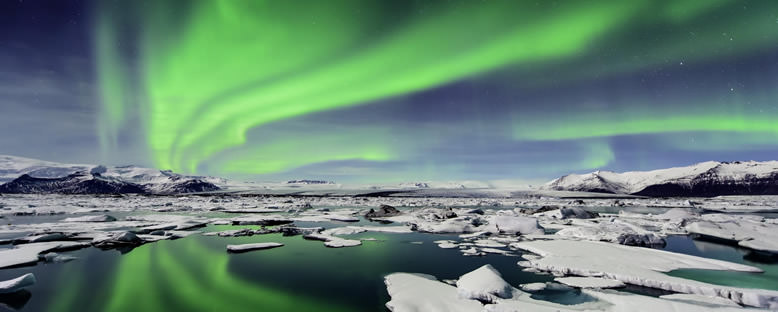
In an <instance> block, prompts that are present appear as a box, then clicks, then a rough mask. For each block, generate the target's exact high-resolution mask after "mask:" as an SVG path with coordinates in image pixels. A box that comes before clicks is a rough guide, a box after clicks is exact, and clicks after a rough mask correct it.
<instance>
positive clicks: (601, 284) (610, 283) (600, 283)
mask: <svg viewBox="0 0 778 312" xmlns="http://www.w3.org/2000/svg"><path fill="white" fill-rule="evenodd" d="M554 281H556V282H558V283H562V284H564V285H567V286H572V287H576V288H618V287H624V285H625V284H624V283H623V282H621V281H618V280H614V279H606V278H599V277H580V276H570V277H557V278H555V279H554Z"/></svg>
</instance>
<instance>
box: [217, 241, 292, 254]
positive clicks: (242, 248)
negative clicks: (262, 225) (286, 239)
mask: <svg viewBox="0 0 778 312" xmlns="http://www.w3.org/2000/svg"><path fill="white" fill-rule="evenodd" d="M283 245H284V244H281V243H255V244H240V245H227V251H229V252H246V251H251V250H261V249H270V248H276V247H281V246H283Z"/></svg>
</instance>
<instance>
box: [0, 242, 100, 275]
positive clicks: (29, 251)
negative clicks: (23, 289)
mask: <svg viewBox="0 0 778 312" xmlns="http://www.w3.org/2000/svg"><path fill="white" fill-rule="evenodd" d="M87 246H89V244H87V243H81V242H45V243H30V244H24V245H18V246H16V247H15V248H9V249H0V269H2V268H7V267H12V266H19V265H26V264H34V263H36V262H38V260H39V256H38V255H39V254H40V253H42V252H46V251H52V250H63V249H73V248H82V247H87Z"/></svg>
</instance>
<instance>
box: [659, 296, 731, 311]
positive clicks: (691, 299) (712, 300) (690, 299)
mask: <svg viewBox="0 0 778 312" xmlns="http://www.w3.org/2000/svg"><path fill="white" fill-rule="evenodd" d="M660 298H662V299H669V300H677V301H681V302H687V303H691V304H696V305H706V306H711V305H712V306H729V307H737V308H739V307H740V305H739V304H737V303H734V302H732V301H731V300H727V299H724V298H721V297H710V296H701V295H692V294H671V295H664V296H660Z"/></svg>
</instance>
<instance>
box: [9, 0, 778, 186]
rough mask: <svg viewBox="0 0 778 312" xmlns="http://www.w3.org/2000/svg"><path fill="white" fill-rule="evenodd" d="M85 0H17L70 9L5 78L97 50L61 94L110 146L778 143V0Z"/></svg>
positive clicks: (201, 160) (653, 164) (233, 171)
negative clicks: (49, 0)
mask: <svg viewBox="0 0 778 312" xmlns="http://www.w3.org/2000/svg"><path fill="white" fill-rule="evenodd" d="M33 2H35V1H33ZM66 3H67V4H60V5H63V6H64V5H68V6H69V8H72V9H73V10H74V12H79V14H77V16H76V15H73V16H71V15H67V16H65V15H66V14H70V13H63V12H70V11H66V10H61V9H59V10H56V11H57V12H60V13H52V12H53V11H55V10H54V9H53V8H47V7H46V5H42V4H40V3H37V4H36V3H33V4H5V6H6V10H4V13H0V14H4V15H7V14H14V15H15V16H18V17H20V18H19V19H14V20H12V21H6V22H5V23H9V24H8V25H5V26H7V27H4V28H5V29H8V27H11V26H14V25H17V24H14V23H18V25H25V24H24V23H30V22H29V19H25V18H27V17H33V16H36V14H42V13H41V12H46V14H49V15H55V16H59V15H62V19H61V21H60V20H59V19H56V18H49V19H48V21H49V22H43V23H42V24H40V25H39V26H38V27H39V28H40V29H41V31H40V33H35V35H33V36H30V35H29V34H25V33H17V34H14V33H9V32H8V31H6V33H4V37H7V39H6V40H4V41H3V42H6V43H7V45H8V46H9V47H13V45H11V43H12V42H20V43H23V44H26V45H28V46H35V47H38V48H39V49H40V50H42V51H47V52H42V53H41V55H40V56H37V55H29V54H28V56H25V55H23V54H22V53H21V52H18V53H17V52H14V51H17V50H18V49H17V50H15V49H7V52H6V53H3V54H1V55H0V62H2V64H8V66H6V67H5V68H8V69H7V70H6V71H5V74H6V75H5V76H3V77H4V78H3V79H4V80H3V81H6V80H7V81H19V80H18V79H17V80H14V79H13V78H14V77H16V76H15V75H16V74H18V76H21V75H22V73H24V72H25V68H30V66H32V65H30V64H33V65H35V66H39V67H41V68H44V69H46V68H49V67H54V68H55V69H53V70H50V71H53V72H54V73H55V75H54V76H55V77H54V78H52V79H51V83H52V84H57V83H62V84H64V83H66V81H67V83H70V82H69V81H71V80H72V79H71V78H70V76H66V75H64V74H60V75H59V76H57V74H56V73H59V72H60V71H61V70H59V69H57V68H58V67H57V66H54V65H52V64H60V63H61V62H60V61H58V60H62V59H66V58H74V57H83V58H84V59H85V60H86V61H85V62H84V63H83V64H81V63H79V64H81V65H78V66H75V68H76V70H75V71H77V72H83V73H85V74H83V75H82V76H84V78H83V80H84V81H86V82H85V83H84V85H83V86H82V87H83V88H85V89H87V90H89V91H91V92H89V94H91V95H90V96H80V97H78V100H76V99H75V98H74V97H63V96H59V97H58V99H59V100H60V101H57V102H56V103H57V104H51V105H50V107H55V108H53V109H56V110H62V111H68V110H71V109H73V107H83V106H84V105H87V104H89V105H91V106H89V107H90V108H91V111H92V112H93V116H94V119H93V122H92V127H91V130H90V131H91V133H90V137H91V138H93V139H92V142H93V143H90V141H89V140H85V141H87V142H86V143H81V145H83V146H85V147H87V148H89V149H92V150H93V152H92V154H93V155H100V156H99V157H100V158H99V159H97V160H98V161H101V162H105V163H111V162H125V163H126V162H134V163H139V164H148V165H153V166H156V167H158V168H160V169H172V170H174V171H177V172H182V173H198V174H212V175H221V176H230V177H241V178H247V179H254V180H278V179H292V178H321V179H333V180H337V181H409V180H425V179H426V180H449V179H482V180H496V179H546V178H550V177H554V176H556V175H559V174H564V173H568V172H580V171H590V170H596V169H610V170H641V169H653V168H659V167H667V166H677V165H687V164H689V163H693V162H700V161H707V160H749V159H755V160H766V159H775V155H778V153H777V152H778V141H777V140H776V138H778V122H776V121H778V120H776V119H778V104H777V103H776V101H778V92H776V91H775V87H774V86H775V85H776V83H777V82H778V4H777V3H774V2H772V1H742V0H741V1H734V0H733V1H726V0H716V1H713V0H711V1H698V0H685V1H680V0H679V1H652V0H634V1H589V2H581V1H500V0H489V1H411V0H402V1H356V0H336V1H303V0H301V1H259V0H258V1H229V0H223V1H217V0H214V1H144V2H129V1H67V2H66ZM9 12H10V13H9ZM81 13H83V14H81ZM58 14H59V15H58ZM60 22H61V23H71V22H72V23H73V25H80V27H76V28H75V29H76V30H78V31H75V30H73V27H70V28H67V30H68V32H67V33H64V30H63V33H58V34H59V35H60V36H62V37H64V38H75V39H79V40H75V39H73V40H69V41H68V42H69V43H70V44H73V43H75V44H74V45H75V48H72V49H57V48H56V47H54V46H52V45H53V43H50V42H47V38H46V36H47V35H46V33H47V32H45V31H43V30H49V31H52V29H56V28H57V25H58V24H57V23H60ZM18 25H17V26H18ZM36 25H37V24H36ZM68 25H70V24H68ZM32 29H33V30H34V29H38V28H35V27H33V28H32ZM28 32H32V30H29V31H28ZM50 33H51V34H50V35H51V36H53V34H57V33H56V32H50ZM66 44H68V43H65V44H63V46H64V45H66ZM19 51H21V50H19ZM28 58H40V59H43V60H44V61H40V62H38V63H40V64H38V63H36V62H33V61H25V60H27V59H28ZM18 60H23V61H22V62H21V63H19V62H18ZM24 64H26V65H27V66H22V65H24ZM36 64H38V65H36ZM35 66H33V67H35ZM69 68H70V67H69ZM78 69H81V71H79V70H78ZM6 85H9V84H6ZM10 85H12V86H13V84H12V83H11V84H10ZM18 88H22V86H21V85H19V86H18ZM24 88H28V86H25V87H24ZM0 91H2V90H0ZM3 92H5V93H3V94H0V96H2V97H0V101H6V102H9V101H11V100H13V101H17V102H22V101H24V100H25V98H24V97H23V96H18V95H14V97H13V98H11V96H10V95H8V92H7V91H3ZM31 92H32V91H31ZM33 93H34V92H33ZM9 98H11V99H9ZM62 98H65V99H67V100H66V101H65V102H66V103H62V101H61V99H62ZM84 98H86V99H84ZM68 100H70V101H73V102H75V101H79V103H78V106H77V104H76V103H67V102H68ZM51 101H52V103H54V101H55V100H54V99H51ZM85 103H87V104H85ZM4 106H6V105H4ZM6 107H11V106H6ZM14 107H15V108H14V109H13V110H14V111H13V112H16V111H22V112H24V109H29V108H19V107H22V106H21V105H15V106H14ZM47 107H49V106H47ZM8 112H12V111H11V110H9V111H8ZM6 115H8V114H6ZM52 119H54V117H52ZM0 121H1V120H0ZM14 122H15V121H13V120H11V121H8V122H7V123H6V124H11V125H13V124H14ZM58 125H59V124H58V123H57V122H54V123H51V125H49V126H48V127H49V128H45V127H44V130H46V129H49V130H48V132H47V131H43V130H42V133H41V134H39V136H43V135H45V134H46V133H49V132H50V133H54V132H57V133H61V132H62V130H61V128H58V127H59V126H58ZM9 127H10V126H9ZM79 131H81V130H79ZM77 135H78V136H79V137H84V136H86V134H84V133H82V132H78V134H77ZM74 136H76V134H74ZM17 145H18V144H17ZM7 146H11V145H7ZM13 148H16V146H13ZM68 151H70V150H68ZM97 151H100V152H99V153H98V152H97ZM23 152H24V153H27V154H32V155H31V156H38V157H41V155H39V154H40V152H39V150H35V149H27V150H23ZM72 153H77V152H76V151H73V152H72ZM78 153H80V151H79V152H78ZM53 157H55V158H56V157H67V156H64V155H59V156H57V155H55V156H53ZM72 157H75V156H72ZM94 157H97V156H94ZM42 158H52V155H48V157H45V156H43V157H42ZM52 160H56V159H52Z"/></svg>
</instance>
